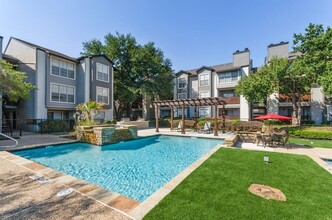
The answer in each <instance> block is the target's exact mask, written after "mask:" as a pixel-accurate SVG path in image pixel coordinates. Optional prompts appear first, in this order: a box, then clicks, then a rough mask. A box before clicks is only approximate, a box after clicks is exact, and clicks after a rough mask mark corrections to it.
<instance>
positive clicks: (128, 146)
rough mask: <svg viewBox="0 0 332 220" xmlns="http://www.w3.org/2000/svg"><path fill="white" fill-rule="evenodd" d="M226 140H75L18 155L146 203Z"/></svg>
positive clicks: (154, 138)
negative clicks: (92, 142) (102, 143)
mask: <svg viewBox="0 0 332 220" xmlns="http://www.w3.org/2000/svg"><path fill="white" fill-rule="evenodd" d="M222 143H223V140H220V139H219V140H218V139H206V138H197V139H192V138H188V137H174V136H153V137H148V138H142V139H139V140H135V141H128V142H124V143H118V144H111V145H105V146H103V147H98V146H95V145H90V144H86V143H74V144H63V145H58V146H54V147H44V148H37V149H31V150H24V151H17V152H15V154H16V155H19V156H22V157H25V158H27V159H29V160H32V161H35V162H37V163H40V164H42V165H45V166H48V167H51V168H53V169H55V170H58V171H61V172H63V173H66V174H69V175H72V176H74V177H77V178H80V179H83V180H86V181H88V182H90V183H94V184H96V185H99V186H101V187H103V188H106V189H108V190H110V191H113V192H117V193H120V194H122V195H125V196H127V197H129V198H132V199H135V200H138V201H140V202H142V201H144V200H145V199H146V198H147V197H149V196H150V195H152V194H153V193H154V192H155V191H157V190H158V189H159V188H161V187H162V186H163V185H164V184H166V183H167V182H168V181H170V180H171V179H172V178H174V177H175V176H176V175H177V174H179V173H180V172H181V171H182V170H184V169H185V168H186V167H188V166H189V165H191V164H192V163H193V162H195V161H196V160H197V159H199V158H200V157H202V156H203V155H204V154H206V153H207V152H209V151H210V150H211V149H213V148H214V147H215V146H216V145H217V144H222Z"/></svg>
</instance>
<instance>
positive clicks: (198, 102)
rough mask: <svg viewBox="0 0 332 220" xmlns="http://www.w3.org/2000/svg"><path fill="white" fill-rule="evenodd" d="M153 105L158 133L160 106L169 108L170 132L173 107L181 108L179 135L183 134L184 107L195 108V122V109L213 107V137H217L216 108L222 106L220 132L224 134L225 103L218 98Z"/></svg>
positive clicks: (167, 101) (156, 103) (156, 102)
mask: <svg viewBox="0 0 332 220" xmlns="http://www.w3.org/2000/svg"><path fill="white" fill-rule="evenodd" d="M153 104H154V105H155V115H156V132H159V125H158V112H159V107H160V106H169V107H170V108H171V130H173V116H174V107H180V106H181V108H182V128H181V134H185V130H184V127H185V120H184V110H185V107H186V106H191V107H195V120H196V122H197V110H196V108H197V107H201V106H214V129H213V130H214V136H218V106H219V105H222V106H223V107H222V108H223V110H222V131H223V132H225V114H224V113H225V105H226V102H225V101H224V100H222V98H220V97H211V98H194V99H176V100H161V101H154V102H153Z"/></svg>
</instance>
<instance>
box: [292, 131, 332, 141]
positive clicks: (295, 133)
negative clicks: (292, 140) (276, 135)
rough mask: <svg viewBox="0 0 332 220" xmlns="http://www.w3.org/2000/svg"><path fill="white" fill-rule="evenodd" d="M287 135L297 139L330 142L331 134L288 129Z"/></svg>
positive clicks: (328, 132)
mask: <svg viewBox="0 0 332 220" xmlns="http://www.w3.org/2000/svg"><path fill="white" fill-rule="evenodd" d="M289 134H290V136H292V137H298V138H307V139H320V140H332V132H330V131H319V130H302V129H298V128H290V129H289Z"/></svg>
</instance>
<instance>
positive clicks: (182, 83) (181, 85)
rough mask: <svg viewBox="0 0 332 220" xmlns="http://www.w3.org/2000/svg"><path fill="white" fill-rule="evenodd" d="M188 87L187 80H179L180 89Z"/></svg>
mask: <svg viewBox="0 0 332 220" xmlns="http://www.w3.org/2000/svg"><path fill="white" fill-rule="evenodd" d="M186 87H187V80H186V78H179V84H178V88H179V89H183V88H186Z"/></svg>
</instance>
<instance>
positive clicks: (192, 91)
mask: <svg viewBox="0 0 332 220" xmlns="http://www.w3.org/2000/svg"><path fill="white" fill-rule="evenodd" d="M198 95H199V94H198V77H197V76H195V77H189V98H198ZM188 116H189V117H195V107H189V113H188Z"/></svg>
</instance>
